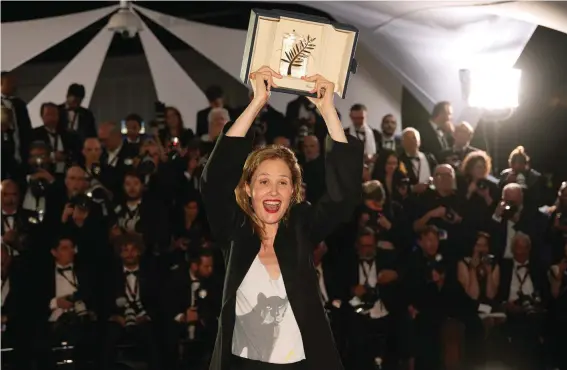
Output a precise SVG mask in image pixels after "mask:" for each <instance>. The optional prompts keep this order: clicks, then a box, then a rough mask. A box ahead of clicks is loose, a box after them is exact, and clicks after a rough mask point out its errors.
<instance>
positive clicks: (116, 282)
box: [103, 260, 159, 320]
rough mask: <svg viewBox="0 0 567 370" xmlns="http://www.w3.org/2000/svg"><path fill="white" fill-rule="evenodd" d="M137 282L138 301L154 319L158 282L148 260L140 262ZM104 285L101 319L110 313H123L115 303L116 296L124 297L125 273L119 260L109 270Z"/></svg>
mask: <svg viewBox="0 0 567 370" xmlns="http://www.w3.org/2000/svg"><path fill="white" fill-rule="evenodd" d="M138 283H139V289H140V301H141V302H142V305H143V307H144V309H145V310H146V312H147V314H148V316H150V318H152V319H153V320H156V319H157V313H158V303H159V294H158V284H159V282H158V281H157V274H156V270H155V266H154V265H153V264H151V263H150V261H148V260H142V261H141V262H140V267H139V272H138ZM105 285H106V287H105V290H104V292H105V297H104V312H103V319H106V318H108V317H110V316H112V315H123V314H124V310H123V309H122V308H120V307H118V305H117V304H116V300H117V299H118V298H124V297H126V275H125V274H124V266H123V265H122V263H121V262H120V261H118V263H117V264H116V265H115V267H114V268H113V269H111V270H110V271H109V273H108V277H107V280H106V283H105Z"/></svg>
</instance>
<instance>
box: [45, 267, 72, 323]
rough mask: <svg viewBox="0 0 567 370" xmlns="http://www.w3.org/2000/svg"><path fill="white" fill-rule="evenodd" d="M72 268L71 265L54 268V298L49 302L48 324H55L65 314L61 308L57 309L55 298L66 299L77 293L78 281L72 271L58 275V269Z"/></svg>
mask: <svg viewBox="0 0 567 370" xmlns="http://www.w3.org/2000/svg"><path fill="white" fill-rule="evenodd" d="M67 267H71V268H73V264H70V265H68V266H61V265H56V266H55V297H53V298H52V299H51V301H50V302H49V308H50V309H51V317H50V318H49V321H50V322H55V321H57V319H59V317H60V316H61V315H62V314H63V313H64V312H65V311H64V310H63V309H62V308H59V307H57V298H61V297H67V296H70V295H72V294H73V293H75V292H76V291H77V287H78V281H77V278H76V276H75V273H74V271H73V270H69V271H64V272H63V273H62V274H61V273H59V271H58V269H60V268H67Z"/></svg>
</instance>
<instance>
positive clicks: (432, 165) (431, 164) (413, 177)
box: [400, 152, 438, 185]
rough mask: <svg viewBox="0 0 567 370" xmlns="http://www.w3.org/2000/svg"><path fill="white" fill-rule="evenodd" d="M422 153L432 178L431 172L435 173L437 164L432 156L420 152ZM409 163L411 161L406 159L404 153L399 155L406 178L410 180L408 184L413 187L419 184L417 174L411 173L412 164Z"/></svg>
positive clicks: (408, 158)
mask: <svg viewBox="0 0 567 370" xmlns="http://www.w3.org/2000/svg"><path fill="white" fill-rule="evenodd" d="M422 153H423V154H425V158H426V159H427V162H428V163H429V169H430V171H431V176H433V172H434V171H435V167H436V166H437V164H438V162H437V160H436V159H435V157H434V156H433V155H432V154H429V153H426V152H422ZM411 161H412V160H411V158H410V157H408V156H407V154H406V153H402V154H400V162H402V163H403V164H404V167H405V168H406V171H407V177H408V179H409V180H410V184H411V185H415V184H417V183H418V182H419V173H418V174H415V173H414V172H413V164H412V163H411Z"/></svg>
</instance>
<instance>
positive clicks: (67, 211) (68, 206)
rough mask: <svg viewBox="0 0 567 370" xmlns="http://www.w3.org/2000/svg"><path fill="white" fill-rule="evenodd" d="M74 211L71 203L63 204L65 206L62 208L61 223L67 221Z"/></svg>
mask: <svg viewBox="0 0 567 370" xmlns="http://www.w3.org/2000/svg"><path fill="white" fill-rule="evenodd" d="M73 212H75V207H74V206H73V205H72V204H71V203H67V204H65V208H63V214H62V215H61V223H64V224H65V223H67V221H68V220H69V217H71V216H72V215H73Z"/></svg>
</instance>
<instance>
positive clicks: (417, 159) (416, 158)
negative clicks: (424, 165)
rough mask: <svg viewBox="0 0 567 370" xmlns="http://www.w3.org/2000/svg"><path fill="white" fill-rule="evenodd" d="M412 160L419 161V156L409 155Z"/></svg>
mask: <svg viewBox="0 0 567 370" xmlns="http://www.w3.org/2000/svg"><path fill="white" fill-rule="evenodd" d="M409 159H410V160H412V161H418V162H419V157H409Z"/></svg>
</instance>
